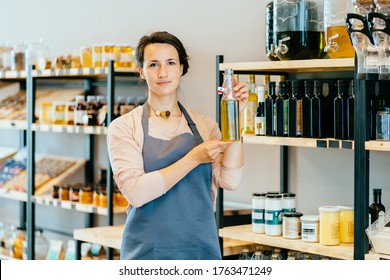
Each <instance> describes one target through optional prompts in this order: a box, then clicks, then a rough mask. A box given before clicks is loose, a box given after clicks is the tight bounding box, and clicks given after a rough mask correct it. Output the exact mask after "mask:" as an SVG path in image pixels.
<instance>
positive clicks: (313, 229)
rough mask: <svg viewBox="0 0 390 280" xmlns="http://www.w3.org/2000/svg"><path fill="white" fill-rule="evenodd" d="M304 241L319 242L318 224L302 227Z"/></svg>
mask: <svg viewBox="0 0 390 280" xmlns="http://www.w3.org/2000/svg"><path fill="white" fill-rule="evenodd" d="M302 240H304V241H308V242H317V241H318V225H317V223H313V224H305V225H302Z"/></svg>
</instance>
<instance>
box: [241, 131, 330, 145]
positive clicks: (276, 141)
mask: <svg viewBox="0 0 390 280" xmlns="http://www.w3.org/2000/svg"><path fill="white" fill-rule="evenodd" d="M242 139H243V143H247V144H261V145H276V146H294V147H312V148H326V147H327V146H328V143H327V139H314V138H301V137H300V138H294V137H277V136H256V135H245V134H244V135H243V136H242Z"/></svg>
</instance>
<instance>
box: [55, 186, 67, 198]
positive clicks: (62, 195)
mask: <svg viewBox="0 0 390 280" xmlns="http://www.w3.org/2000/svg"><path fill="white" fill-rule="evenodd" d="M58 194H59V197H60V200H64V201H68V200H69V186H67V185H61V186H60V189H59V191H58Z"/></svg>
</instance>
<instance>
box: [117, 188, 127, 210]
mask: <svg viewBox="0 0 390 280" xmlns="http://www.w3.org/2000/svg"><path fill="white" fill-rule="evenodd" d="M128 205H129V203H128V202H127V200H126V198H125V197H124V196H123V195H122V193H121V192H120V190H119V189H118V188H114V206H119V207H126V206H128Z"/></svg>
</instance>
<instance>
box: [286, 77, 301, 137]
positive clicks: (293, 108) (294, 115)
mask: <svg viewBox="0 0 390 280" xmlns="http://www.w3.org/2000/svg"><path fill="white" fill-rule="evenodd" d="M299 87H300V82H299V81H298V80H294V81H292V90H291V97H290V99H289V100H288V136H289V137H296V136H297V121H298V100H297V98H296V96H297V95H298V93H299V90H300V88H299Z"/></svg>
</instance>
